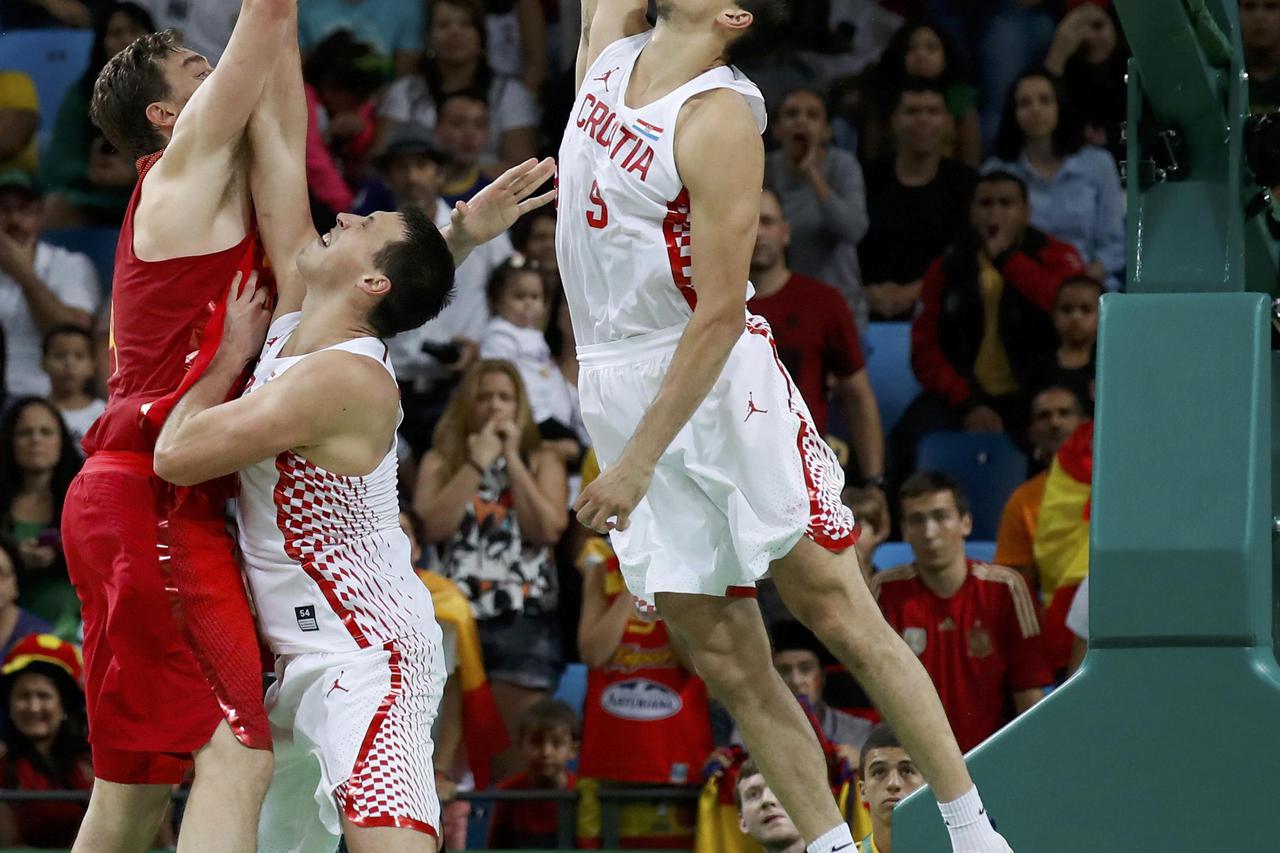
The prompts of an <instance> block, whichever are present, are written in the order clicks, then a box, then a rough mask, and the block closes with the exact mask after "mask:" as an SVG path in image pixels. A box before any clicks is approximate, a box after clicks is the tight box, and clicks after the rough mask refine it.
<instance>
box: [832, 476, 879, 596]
mask: <svg viewBox="0 0 1280 853" xmlns="http://www.w3.org/2000/svg"><path fill="white" fill-rule="evenodd" d="M840 499H841V500H842V501H844V505H845V506H847V507H849V509H851V510H853V517H854V518H856V519H858V527H859V528H861V530H862V533H861V535H859V536H858V541H857V542H855V543H854V546H853V547H855V548H857V549H858V565H859V566H861V568H862V576H863V577H864V578H866V579H867V581H870V580H871V575H872V574H873V573H874V572H875V565H874V564H873V563H872V559H873V558H874V557H875V553H876V548H879V547H880V544H881V543H882V542H885V541H886V540H888V538H889V503H888V500H887V499H886V498H885V496H884V491H883V490H881V489H877V488H875V487H861V488H859V487H855V486H850V487H849V488H847V489H845V490H844V494H842V495H841V496H840Z"/></svg>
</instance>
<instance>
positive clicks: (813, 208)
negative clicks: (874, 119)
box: [764, 89, 867, 328]
mask: <svg viewBox="0 0 1280 853" xmlns="http://www.w3.org/2000/svg"><path fill="white" fill-rule="evenodd" d="M774 128H775V129H774V138H775V139H776V140H777V141H778V144H779V148H778V150H777V151H774V152H773V153H772V154H770V155H769V156H768V159H767V160H766V161H765V173H764V174H765V178H764V185H765V186H766V187H768V188H769V189H771V190H773V191H774V193H776V194H777V196H778V199H779V201H781V202H782V209H783V211H784V213H785V214H786V217H787V220H788V221H789V222H790V223H791V251H790V253H789V257H788V260H789V262H790V265H791V268H792V269H794V270H795V271H796V272H798V273H800V274H801V275H807V276H809V277H810V278H816V279H817V280H818V281H823V282H826V283H827V284H829V285H831V286H832V287H834V288H835V289H836V290H838V291H840V295H841V296H843V297H844V299H845V301H846V302H848V303H849V306H850V307H851V308H852V309H853V313H854V318H855V319H856V320H857V322H858V326H859V327H860V328H862V327H865V326H866V323H867V300H866V295H865V294H864V293H863V291H862V275H861V273H860V272H859V270H858V241H859V240H861V239H862V238H863V236H864V235H865V234H866V233H867V206H866V195H865V190H864V188H863V183H862V167H861V166H859V165H858V159H857V158H856V157H854V156H853V155H852V154H850V153H849V152H847V151H843V150H841V149H838V148H832V147H831V144H830V143H831V121H830V117H829V116H828V114H827V104H826V101H825V100H824V99H823V97H822V95H821V94H819V93H818V92H815V91H814V90H812V89H794V90H792V91H791V92H790V93H788V94H787V96H786V98H784V99H783V101H782V105H781V106H780V107H779V109H778V119H777V122H776V124H775V125H774Z"/></svg>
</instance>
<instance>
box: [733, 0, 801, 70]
mask: <svg viewBox="0 0 1280 853" xmlns="http://www.w3.org/2000/svg"><path fill="white" fill-rule="evenodd" d="M737 5H738V8H740V9H742V10H743V11H744V12H750V13H751V16H752V18H754V20H753V21H752V22H751V26H749V27H747V31H746V32H745V33H743V34H742V35H740V36H738V37H737V38H736V39H734V40H733V41H731V42H729V48H728V51H727V53H726V58H727V59H728V60H729V64H730V65H738V64H740V63H744V62H745V63H750V62H752V61H755V60H759V59H763V58H764V57H766V56H768V55H769V54H770V53H772V52H773V51H774V50H775V49H776V48H777V46H778V35H779V32H780V30H782V29H783V28H784V27H785V26H786V25H787V22H788V21H790V20H791V3H790V2H789V0H737Z"/></svg>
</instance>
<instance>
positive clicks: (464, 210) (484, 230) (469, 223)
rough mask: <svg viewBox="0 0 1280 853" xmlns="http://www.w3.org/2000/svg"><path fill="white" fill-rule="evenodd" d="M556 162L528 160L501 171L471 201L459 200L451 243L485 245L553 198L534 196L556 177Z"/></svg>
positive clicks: (550, 194)
mask: <svg viewBox="0 0 1280 853" xmlns="http://www.w3.org/2000/svg"><path fill="white" fill-rule="evenodd" d="M555 173H556V161H555V159H554V158H551V157H548V158H546V159H545V160H535V159H529V160H526V161H524V162H523V163H521V164H520V165H518V166H512V167H511V168H510V169H508V170H507V171H505V172H503V173H502V174H501V175H500V176H499V177H498V179H497V180H496V181H494V182H493V183H491V184H489V186H487V187H485V188H484V189H482V190H480V192H478V193H476V195H475V196H474V197H473V198H472V199H471V201H460V202H458V203H457V204H456V205H455V206H454V208H453V216H452V218H451V219H450V220H449V228H450V231H451V234H450V237H451V238H452V239H451V244H459V243H460V244H463V245H466V246H479V245H481V244H482V243H488V242H489V241H490V240H492V239H493V238H494V237H497V236H498V235H499V234H501V233H502V232H503V231H506V230H507V229H508V228H510V227H511V226H512V225H514V224H515V221H516V220H517V219H519V218H520V217H521V216H523V215H524V214H526V213H528V212H529V211H531V210H537V209H538V208H539V207H542V206H543V205H544V204H547V203H548V202H550V201H551V200H553V199H554V198H555V197H556V191H555V190H554V189H553V190H551V191H550V192H545V193H543V194H542V195H538V196H535V195H533V193H534V191H535V190H537V189H538V188H539V187H541V186H542V185H543V184H545V183H546V182H547V181H548V180H550V179H551V178H552V177H554V176H555Z"/></svg>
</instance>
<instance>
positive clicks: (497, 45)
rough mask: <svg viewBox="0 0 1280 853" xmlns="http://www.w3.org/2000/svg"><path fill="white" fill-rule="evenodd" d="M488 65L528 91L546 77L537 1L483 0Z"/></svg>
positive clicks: (540, 7) (541, 15) (540, 11)
mask: <svg viewBox="0 0 1280 853" xmlns="http://www.w3.org/2000/svg"><path fill="white" fill-rule="evenodd" d="M484 5H485V41H486V42H487V43H488V46H487V50H486V54H487V56H488V59H489V66H490V67H491V68H492V69H493V70H494V72H496V73H498V74H503V75H506V76H507V77H515V78H517V79H519V80H520V82H522V83H523V84H524V87H525V88H526V89H528V90H529V91H530V92H537V91H539V90H540V89H541V88H542V84H543V83H544V82H546V79H547V62H548V57H547V19H546V14H545V13H544V12H543V5H542V4H541V3H540V2H539V0H485V4H484Z"/></svg>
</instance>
